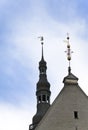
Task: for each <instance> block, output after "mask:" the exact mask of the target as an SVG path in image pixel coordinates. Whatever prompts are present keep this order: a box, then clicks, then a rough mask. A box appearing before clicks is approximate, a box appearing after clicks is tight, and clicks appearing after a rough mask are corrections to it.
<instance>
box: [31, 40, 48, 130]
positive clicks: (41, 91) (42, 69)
mask: <svg viewBox="0 0 88 130" xmlns="http://www.w3.org/2000/svg"><path fill="white" fill-rule="evenodd" d="M41 41H42V40H41ZM41 43H42V58H41V61H40V62H39V81H38V83H37V85H36V96H37V112H36V114H35V116H34V117H33V119H32V124H31V125H30V126H29V130H34V129H35V128H36V126H37V125H38V123H39V122H40V120H41V119H42V117H43V116H44V115H45V113H46V111H47V110H48V108H49V107H50V94H51V92H50V83H49V82H48V80H47V74H46V70H47V66H46V61H45V60H44V56H43V42H41Z"/></svg>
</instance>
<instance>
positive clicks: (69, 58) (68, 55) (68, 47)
mask: <svg viewBox="0 0 88 130" xmlns="http://www.w3.org/2000/svg"><path fill="white" fill-rule="evenodd" d="M69 39H70V38H69V33H67V40H65V41H64V42H66V43H67V50H66V51H65V52H66V53H67V60H68V61H69V67H68V72H69V74H70V73H71V66H70V61H71V54H72V53H73V51H71V48H70V43H69Z"/></svg>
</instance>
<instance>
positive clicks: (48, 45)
mask: <svg viewBox="0 0 88 130" xmlns="http://www.w3.org/2000/svg"><path fill="white" fill-rule="evenodd" d="M87 13H88V1H87V0H70V1H69V0H25V1H24V0H0V130H12V129H13V130H28V128H29V124H31V123H32V117H33V116H34V114H35V113H36V96H35V91H36V83H37V82H38V80H39V70H38V66H39V61H40V60H41V43H40V40H39V39H38V37H39V36H43V37H44V58H45V60H46V62H47V78H48V81H49V82H50V84H51V92H52V94H51V103H52V102H53V101H54V99H55V98H56V96H57V95H58V94H59V92H60V90H61V89H62V88H63V85H64V84H63V78H64V77H65V76H66V75H67V74H68V61H67V56H66V53H65V51H66V46H67V45H66V43H64V40H66V34H67V33H69V36H70V45H71V50H72V51H73V53H72V60H71V69H72V70H71V71H72V73H73V74H74V75H75V76H77V77H78V78H79V81H78V83H79V86H80V87H81V88H82V89H83V91H84V92H85V93H86V94H87V95H88V69H87V67H88V61H87V55H88V14H87Z"/></svg>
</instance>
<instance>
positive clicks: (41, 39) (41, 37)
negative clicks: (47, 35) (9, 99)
mask: <svg viewBox="0 0 88 130" xmlns="http://www.w3.org/2000/svg"><path fill="white" fill-rule="evenodd" d="M38 38H39V39H40V41H41V44H42V45H43V44H44V42H43V41H44V38H43V36H40V37H38Z"/></svg>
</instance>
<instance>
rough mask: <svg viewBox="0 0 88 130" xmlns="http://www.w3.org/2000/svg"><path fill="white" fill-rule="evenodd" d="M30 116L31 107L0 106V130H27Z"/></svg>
mask: <svg viewBox="0 0 88 130" xmlns="http://www.w3.org/2000/svg"><path fill="white" fill-rule="evenodd" d="M30 109H31V111H30ZM32 114H33V112H32V108H31V107H30V108H29V109H28V108H26V107H25V108H16V107H14V106H12V105H10V104H0V130H12V129H13V130H28V128H29V124H30V123H31V119H30V117H32Z"/></svg>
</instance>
